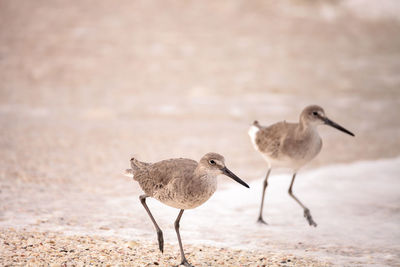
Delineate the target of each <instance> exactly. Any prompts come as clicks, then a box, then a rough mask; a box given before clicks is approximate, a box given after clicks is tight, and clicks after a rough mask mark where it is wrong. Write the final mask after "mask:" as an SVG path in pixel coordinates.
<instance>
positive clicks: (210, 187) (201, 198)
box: [154, 177, 217, 209]
mask: <svg viewBox="0 0 400 267" xmlns="http://www.w3.org/2000/svg"><path fill="white" fill-rule="evenodd" d="M216 190H217V180H216V179H215V178H213V179H210V178H209V177H201V178H196V179H190V181H189V182H188V181H187V180H185V179H182V178H181V179H174V181H172V182H171V183H170V184H169V185H168V186H167V187H165V188H163V189H161V190H158V191H157V192H155V194H154V198H156V199H158V200H159V201H161V202H162V203H164V204H166V205H169V206H171V207H174V208H177V209H193V208H196V207H198V206H200V205H201V204H203V203H204V202H206V201H207V200H208V199H209V198H210V197H211V196H212V195H213V194H214V192H215V191H216Z"/></svg>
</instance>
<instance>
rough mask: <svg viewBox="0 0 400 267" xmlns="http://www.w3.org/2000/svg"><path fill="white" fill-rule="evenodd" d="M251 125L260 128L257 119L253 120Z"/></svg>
mask: <svg viewBox="0 0 400 267" xmlns="http://www.w3.org/2000/svg"><path fill="white" fill-rule="evenodd" d="M253 126H256V127H257V128H259V129H260V128H261V125H260V123H258V121H257V120H255V121H254V122H253Z"/></svg>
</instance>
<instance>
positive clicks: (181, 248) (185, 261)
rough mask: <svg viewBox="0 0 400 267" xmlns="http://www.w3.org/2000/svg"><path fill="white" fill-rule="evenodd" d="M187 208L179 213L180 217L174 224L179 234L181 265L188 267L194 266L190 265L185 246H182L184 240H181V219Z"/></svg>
mask: <svg viewBox="0 0 400 267" xmlns="http://www.w3.org/2000/svg"><path fill="white" fill-rule="evenodd" d="M184 211H185V210H181V211H180V212H179V214H178V217H177V218H176V220H175V223H174V226H175V231H176V235H177V236H178V242H179V248H180V250H181V260H182V261H181V264H180V265H185V266H188V267H193V266H192V265H190V263H189V262H188V261H187V259H186V257H185V252H183V246H182V240H181V234H180V233H179V221H180V220H181V217H182V214H183V212H184Z"/></svg>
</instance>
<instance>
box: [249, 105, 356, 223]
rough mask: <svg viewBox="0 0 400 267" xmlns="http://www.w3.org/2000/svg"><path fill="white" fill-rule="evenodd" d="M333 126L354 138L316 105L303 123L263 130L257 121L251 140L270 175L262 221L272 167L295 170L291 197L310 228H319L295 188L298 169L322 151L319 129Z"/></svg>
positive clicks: (303, 115)
mask: <svg viewBox="0 0 400 267" xmlns="http://www.w3.org/2000/svg"><path fill="white" fill-rule="evenodd" d="M320 124H327V125H330V126H332V127H334V128H336V129H338V130H340V131H342V132H345V133H347V134H349V135H351V136H354V134H353V133H352V132H350V131H348V130H346V129H345V128H343V127H342V126H340V125H338V124H337V123H335V122H333V121H331V120H330V119H328V118H327V117H326V116H325V112H324V110H323V109H322V108H321V107H319V106H316V105H312V106H308V107H306V108H305V109H304V110H303V111H302V112H301V114H300V121H299V123H288V122H286V121H283V122H278V123H275V124H272V125H270V126H268V127H262V126H261V125H260V124H259V123H258V121H254V123H253V125H252V126H251V127H250V129H249V132H248V133H249V135H250V139H251V141H252V143H253V145H254V148H255V149H256V150H258V151H259V152H260V153H261V154H262V156H263V157H264V159H265V160H266V161H267V163H268V171H267V175H266V177H265V179H264V184H263V190H262V197H261V207H260V214H259V217H258V222H260V223H264V224H266V222H265V221H264V219H263V217H262V212H263V205H264V196H265V189H266V188H267V185H268V176H269V174H270V172H271V168H272V167H284V168H290V169H292V170H293V177H292V182H291V183H290V187H289V191H288V192H289V195H290V196H291V197H292V198H293V199H294V200H296V202H297V203H299V204H300V206H301V207H302V208H303V210H304V217H305V218H306V219H307V221H308V223H309V224H310V226H317V224H316V223H315V222H314V220H313V219H312V217H311V213H310V210H309V209H308V208H307V207H306V206H304V205H303V203H301V201H300V200H299V199H298V198H297V197H296V196H295V195H293V192H292V187H293V182H294V179H295V177H296V173H297V172H298V170H299V169H300V168H301V167H302V166H304V165H305V164H306V163H308V162H309V161H311V160H312V159H313V158H314V157H315V156H317V155H318V153H319V152H320V150H321V147H322V140H321V137H320V136H319V134H318V131H317V126H318V125H320Z"/></svg>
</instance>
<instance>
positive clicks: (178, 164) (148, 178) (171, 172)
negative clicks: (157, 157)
mask: <svg viewBox="0 0 400 267" xmlns="http://www.w3.org/2000/svg"><path fill="white" fill-rule="evenodd" d="M196 167H197V162H196V161H194V160H191V159H169V160H163V161H159V162H156V163H153V164H150V165H148V166H146V168H144V169H142V170H141V171H139V172H138V173H137V174H136V175H135V179H136V180H137V181H138V182H139V184H140V187H141V188H142V189H143V191H145V193H146V194H148V195H150V196H152V195H153V194H154V192H155V191H157V190H160V189H162V188H164V187H165V186H167V185H168V184H169V183H171V182H173V180H175V179H185V178H188V177H191V176H192V175H193V172H194V170H195V169H196Z"/></svg>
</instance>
